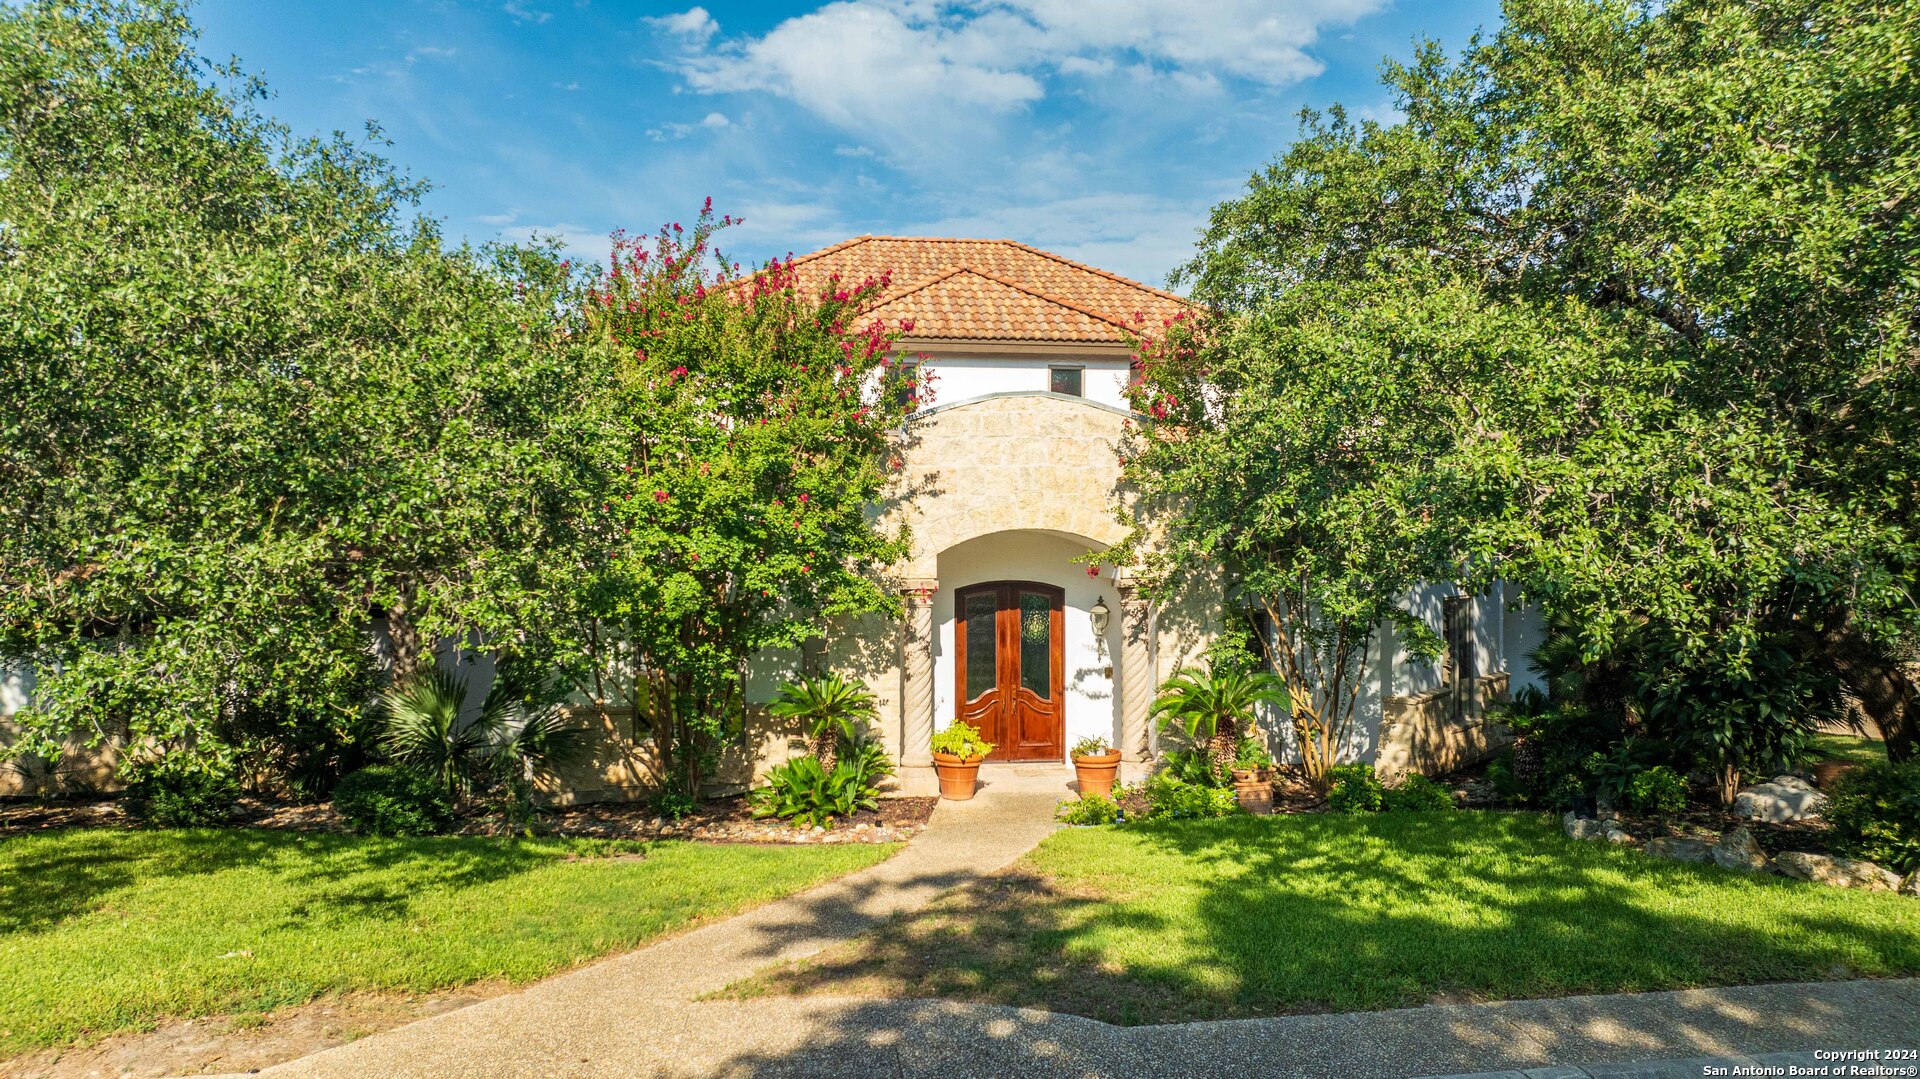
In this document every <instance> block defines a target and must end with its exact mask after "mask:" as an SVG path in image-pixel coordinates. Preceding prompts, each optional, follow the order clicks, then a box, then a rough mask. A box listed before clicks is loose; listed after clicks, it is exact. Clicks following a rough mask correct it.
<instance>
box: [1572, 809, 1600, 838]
mask: <svg viewBox="0 0 1920 1079" xmlns="http://www.w3.org/2000/svg"><path fill="white" fill-rule="evenodd" d="M1560 823H1561V825H1562V826H1564V827H1565V828H1566V830H1567V838H1569V839H1592V840H1600V839H1605V838H1607V828H1608V822H1606V821H1603V820H1594V819H1593V818H1591V817H1576V816H1574V815H1573V811H1572V810H1568V811H1567V815H1566V816H1564V817H1562V818H1560Z"/></svg>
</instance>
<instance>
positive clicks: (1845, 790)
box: [1823, 761, 1920, 873]
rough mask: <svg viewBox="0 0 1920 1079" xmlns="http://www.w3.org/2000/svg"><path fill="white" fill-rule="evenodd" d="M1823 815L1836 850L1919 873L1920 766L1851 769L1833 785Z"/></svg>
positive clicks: (1919, 763)
mask: <svg viewBox="0 0 1920 1079" xmlns="http://www.w3.org/2000/svg"><path fill="white" fill-rule="evenodd" d="M1823 815H1824V816H1825V817H1826V819H1827V828H1828V830H1829V835H1830V836H1831V837H1832V843H1833V847H1834V849H1835V850H1838V851H1841V852H1842V853H1845V854H1850V855H1853V856H1854V857H1856V858H1865V859H1867V860H1868V861H1871V862H1878V863H1879V864H1881V865H1883V866H1886V867H1887V868H1888V869H1892V870H1894V871H1896V872H1900V873H1911V872H1913V871H1915V870H1920V762H1914V761H1909V762H1907V763H1904V764H1867V765H1862V766H1860V767H1858V768H1855V769H1852V770H1851V771H1849V772H1847V773H1846V774H1845V775H1843V776H1841V777H1840V779H1839V780H1838V781H1836V782H1835V783H1834V784H1833V789H1832V790H1831V791H1830V792H1829V793H1828V797H1827V807H1826V809H1825V810H1824V811H1823Z"/></svg>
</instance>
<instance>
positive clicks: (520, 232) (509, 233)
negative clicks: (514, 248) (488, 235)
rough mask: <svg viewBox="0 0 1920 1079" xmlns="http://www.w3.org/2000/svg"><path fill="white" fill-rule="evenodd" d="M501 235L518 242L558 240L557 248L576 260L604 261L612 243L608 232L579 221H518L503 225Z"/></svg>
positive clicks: (585, 261)
mask: <svg viewBox="0 0 1920 1079" xmlns="http://www.w3.org/2000/svg"><path fill="white" fill-rule="evenodd" d="M500 236H501V238H502V239H505V240H508V241H510V242H512V243H517V244H528V243H535V242H542V243H544V242H546V241H549V240H558V241H559V242H560V250H561V251H562V252H564V253H565V255H566V256H567V257H568V258H571V259H573V260H574V261H575V262H582V263H587V262H592V263H600V264H603V265H604V264H605V263H606V261H607V254H608V252H609V251H611V250H612V247H613V243H612V241H611V240H609V239H608V233H606V232H595V231H593V230H592V229H589V228H586V227H584V226H581V225H569V224H564V223H562V224H554V225H521V226H518V227H516V228H510V229H502V230H501V232H500Z"/></svg>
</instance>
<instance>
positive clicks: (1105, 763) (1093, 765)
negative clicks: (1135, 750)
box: [1072, 734, 1120, 798]
mask: <svg viewBox="0 0 1920 1079" xmlns="http://www.w3.org/2000/svg"><path fill="white" fill-rule="evenodd" d="M1072 755H1073V777H1074V779H1075V781H1076V783H1075V785H1076V786H1077V787H1078V789H1079V791H1080V796H1081V797H1082V798H1085V797H1086V796H1087V795H1089V794H1111V793H1112V791H1113V781H1114V779H1115V778H1116V777H1117V776H1118V775H1119V773H1120V751H1119V750H1117V749H1115V748H1113V744H1112V743H1111V742H1108V741H1107V739H1106V736H1105V735H1101V734H1095V735H1089V736H1088V737H1086V738H1082V739H1080V740H1079V741H1078V742H1075V743H1074V744H1073V754H1072Z"/></svg>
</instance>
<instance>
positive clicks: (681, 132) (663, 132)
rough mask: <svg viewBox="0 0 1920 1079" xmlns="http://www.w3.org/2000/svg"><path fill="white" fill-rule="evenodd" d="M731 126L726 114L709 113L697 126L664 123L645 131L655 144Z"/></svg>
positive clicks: (731, 123) (731, 122)
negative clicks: (701, 131) (702, 131)
mask: <svg viewBox="0 0 1920 1079" xmlns="http://www.w3.org/2000/svg"><path fill="white" fill-rule="evenodd" d="M732 126H733V121H732V120H729V119H727V114H726V113H723V112H710V113H708V114H706V115H705V116H703V117H701V119H700V122H699V123H697V124H681V123H665V124H661V125H660V126H659V127H650V128H648V129H647V137H648V138H650V139H652V140H653V141H655V142H666V141H668V140H669V139H684V138H686V137H687V136H688V135H691V134H693V133H695V132H697V131H700V130H703V129H704V130H707V131H718V130H720V129H721V128H727V127H732Z"/></svg>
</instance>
